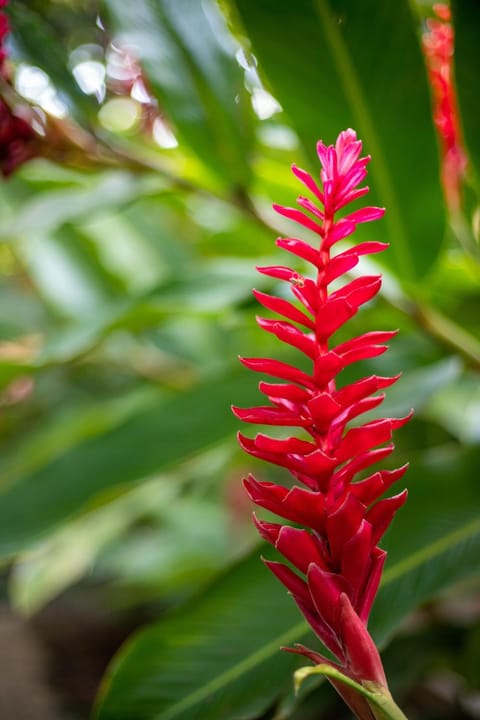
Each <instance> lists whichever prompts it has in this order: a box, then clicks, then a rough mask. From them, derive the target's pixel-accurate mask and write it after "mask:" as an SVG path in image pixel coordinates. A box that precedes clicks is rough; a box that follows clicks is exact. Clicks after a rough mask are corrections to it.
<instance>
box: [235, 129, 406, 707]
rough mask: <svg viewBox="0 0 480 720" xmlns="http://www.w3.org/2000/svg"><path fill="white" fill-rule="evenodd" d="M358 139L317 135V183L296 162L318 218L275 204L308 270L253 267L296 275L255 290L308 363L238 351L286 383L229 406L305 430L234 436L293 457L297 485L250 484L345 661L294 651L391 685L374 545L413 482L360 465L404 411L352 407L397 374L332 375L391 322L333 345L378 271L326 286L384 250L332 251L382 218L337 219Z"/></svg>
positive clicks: (387, 447) (287, 581)
mask: <svg viewBox="0 0 480 720" xmlns="http://www.w3.org/2000/svg"><path fill="white" fill-rule="evenodd" d="M361 149H362V143H361V142H360V141H359V140H358V139H357V136H356V133H355V132H354V131H353V130H346V131H344V132H342V133H340V135H339V136H338V138H337V141H336V143H335V145H334V146H333V145H330V146H327V145H325V144H324V143H322V142H319V143H318V146H317V152H318V156H319V158H320V162H321V164H322V169H321V172H320V181H317V180H314V179H313V178H312V177H311V176H310V175H309V174H308V173H307V172H305V171H304V170H301V169H300V168H298V167H296V166H293V168H292V169H293V173H294V175H295V176H296V177H297V178H298V179H299V180H300V181H301V182H302V183H303V185H304V186H305V187H306V188H307V190H309V191H310V192H311V193H312V195H313V197H314V201H312V200H310V199H308V198H304V197H302V196H301V197H300V198H299V199H298V203H299V205H300V206H301V208H302V209H303V210H305V211H306V212H308V213H310V214H311V215H313V217H314V220H312V219H311V218H310V217H308V216H307V215H306V214H305V213H304V212H303V211H301V210H296V209H293V208H285V207H281V206H278V205H275V206H274V208H275V210H277V212H279V213H280V214H281V215H283V216H284V217H286V218H288V219H289V220H293V221H294V222H297V223H299V224H300V225H301V226H303V227H306V228H307V229H309V230H312V231H313V232H314V233H315V234H316V236H317V238H318V243H317V244H315V243H313V244H310V243H309V242H306V241H304V240H301V239H298V238H294V237H291V238H279V239H278V240H277V241H276V242H277V246H278V247H279V248H282V249H283V250H286V251H287V252H289V253H291V254H292V255H293V256H295V257H297V258H299V259H300V260H301V261H303V262H307V263H309V264H310V265H312V266H313V277H308V276H306V275H304V274H303V273H302V274H301V273H300V272H298V271H297V270H294V269H291V268H289V267H287V266H285V265H273V266H268V267H261V268H258V270H259V272H260V273H262V274H263V275H266V276H268V277H271V278H273V279H274V280H276V281H280V282H282V283H284V282H286V283H288V284H289V286H290V287H289V289H290V292H291V295H292V297H291V298H290V299H288V300H287V299H285V298H284V297H276V296H275V295H270V294H267V293H264V292H259V291H257V290H255V291H254V295H255V297H256V298H257V300H258V301H259V302H260V303H261V304H262V305H263V306H264V308H266V309H267V310H268V311H270V312H271V313H273V315H274V317H273V318H258V323H259V325H260V327H261V328H263V329H264V330H266V331H267V332H269V333H272V334H273V335H275V336H276V337H277V338H278V339H279V340H280V341H281V342H283V343H286V344H287V345H290V346H291V347H293V348H294V349H295V351H297V352H298V351H299V352H301V353H302V354H303V355H305V356H306V357H307V360H308V361H309V363H310V368H309V370H307V371H305V370H298V369H297V368H296V367H295V366H294V365H289V364H287V363H285V362H281V361H279V360H271V359H268V358H243V359H241V361H242V363H243V364H244V365H245V366H246V367H248V368H250V369H251V370H255V371H256V372H261V373H264V374H266V375H269V376H272V377H274V378H276V379H277V380H279V381H280V382H265V381H262V382H260V385H259V388H260V390H261V392H262V393H263V394H264V396H266V398H267V399H268V401H269V402H270V405H263V406H258V407H254V408H246V409H241V408H237V407H234V408H233V412H234V413H235V415H236V416H237V417H238V418H240V419H241V420H243V421H245V422H248V423H259V424H262V425H271V426H274V427H275V426H280V427H281V426H283V427H291V428H298V430H297V434H298V433H300V434H301V437H298V436H296V435H295V434H293V436H291V437H272V436H270V435H267V434H264V433H258V434H257V435H256V436H255V437H254V438H253V439H251V438H248V437H245V436H244V435H242V434H239V442H240V444H241V446H242V447H243V448H244V450H245V451H246V452H248V453H250V454H251V455H253V456H255V457H258V458H262V459H263V460H266V461H267V462H270V463H273V464H274V465H277V466H280V467H283V468H286V469H287V470H288V471H289V473H290V475H291V477H292V478H293V481H294V485H293V487H291V488H290V489H289V488H288V487H282V486H281V485H277V484H275V483H271V482H258V481H257V480H255V478H254V477H253V476H252V475H250V476H249V477H248V478H247V479H246V480H245V481H244V484H245V489H246V491H247V493H248V495H249V497H250V499H251V500H252V502H254V503H255V504H256V505H258V506H260V507H262V508H265V509H266V510H269V511H270V512H273V513H275V514H276V515H278V516H279V517H281V518H283V519H284V520H285V521H287V524H280V523H271V522H265V521H263V520H257V519H256V518H255V523H256V526H257V528H258V530H259V532H260V534H261V535H262V537H263V538H264V539H265V540H267V541H268V542H269V543H271V544H272V545H273V546H274V547H276V549H277V550H278V551H279V552H280V553H281V554H282V555H283V557H284V558H285V559H286V560H287V561H288V563H290V565H291V567H289V566H287V565H284V564H283V563H279V562H272V561H265V563H266V565H267V566H268V567H269V568H270V570H271V571H272V572H273V573H274V574H275V575H276V576H277V578H278V579H279V580H280V581H281V582H282V583H283V584H284V585H285V586H286V588H287V589H288V590H289V592H290V593H291V595H292V596H293V598H294V600H295V602H296V603H297V605H298V607H299V609H300V610H301V612H302V613H303V614H304V616H305V618H306V620H307V622H308V623H309V624H310V625H311V627H312V628H313V630H314V632H315V633H316V634H317V636H318V637H319V638H320V640H321V641H322V642H323V644H324V645H325V646H326V647H327V648H328V649H329V650H330V651H331V652H332V653H333V654H334V655H335V657H336V661H338V664H336V662H332V661H331V660H326V659H325V658H324V656H323V654H322V653H321V652H320V653H319V652H317V651H316V650H310V649H308V648H304V647H303V646H297V647H295V648H287V650H289V651H290V652H295V653H299V654H302V655H305V656H306V657H308V658H309V659H310V660H312V661H313V662H316V663H323V662H327V663H330V664H331V666H332V667H336V668H337V669H339V670H340V671H341V672H343V673H344V674H345V675H347V676H349V677H350V678H352V679H354V680H355V681H356V682H364V681H373V682H375V683H379V684H380V685H382V686H385V687H386V680H385V674H384V672H383V668H382V664H381V660H380V656H379V654H378V651H377V649H376V647H375V645H374V643H373V640H372V638H371V637H370V635H369V633H368V630H367V621H368V616H369V613H370V609H371V607H372V603H373V601H374V598H375V594H376V592H377V589H378V586H379V582H380V578H381V573H382V568H383V564H384V561H385V557H386V553H385V551H384V550H382V549H381V548H380V547H379V546H378V544H377V543H379V542H380V540H381V538H382V536H383V534H384V532H385V530H386V529H387V527H388V526H389V524H390V522H391V521H392V518H393V516H394V514H395V513H396V511H397V510H398V509H399V507H400V506H401V505H402V504H403V503H404V502H405V500H406V491H405V492H402V493H400V494H398V495H395V496H394V497H387V498H383V499H380V498H381V496H382V495H383V494H384V493H385V492H386V491H387V490H388V489H389V488H390V486H391V485H392V484H393V483H394V482H395V481H397V480H398V479H400V478H401V477H402V475H403V474H404V472H405V470H406V468H407V466H406V465H405V466H403V467H401V468H398V469H397V470H377V471H376V472H373V473H372V474H371V475H369V476H368V477H367V478H365V479H362V480H359V479H357V475H358V473H359V472H361V471H364V470H366V469H367V468H369V467H370V466H372V465H374V464H376V463H378V462H379V461H381V460H383V459H385V458H386V457H388V456H389V455H390V453H391V452H392V450H393V443H392V442H391V439H392V434H393V432H394V431H395V430H396V429H397V428H400V427H401V426H402V425H404V424H405V422H407V421H408V420H409V418H410V415H409V416H407V417H406V418H402V419H395V418H383V419H377V420H370V421H368V422H365V423H363V424H360V425H359V426H356V427H351V426H350V422H351V421H352V420H353V419H354V418H356V417H358V416H360V415H363V414H364V413H365V412H367V411H369V410H372V409H373V408H374V407H377V406H378V405H380V404H381V402H382V401H383V399H384V395H383V393H381V392H379V391H381V390H382V389H384V388H387V387H389V386H390V385H392V384H393V383H394V382H396V381H397V380H398V378H399V376H398V375H397V376H395V377H381V376H377V375H370V376H368V377H364V378H360V379H358V380H357V381H356V382H353V383H351V384H348V385H344V386H343V387H337V383H336V376H337V375H338V374H339V373H340V372H341V371H342V370H343V369H344V368H345V367H346V366H347V365H350V364H353V363H356V362H358V361H359V360H365V359H369V358H373V357H376V356H377V355H380V354H381V353H383V352H385V350H387V345H386V343H387V342H388V341H389V340H390V339H391V338H392V337H394V335H395V334H396V331H385V330H381V331H371V332H366V333H364V334H362V335H359V336H357V337H353V338H351V339H350V340H346V341H344V342H342V343H340V344H337V345H335V342H334V341H332V336H333V335H334V333H335V332H336V331H337V330H338V329H339V328H340V327H341V326H342V325H344V324H345V323H346V322H348V320H349V319H350V318H351V317H353V315H355V313H356V312H357V311H358V309H359V307H360V306H361V305H363V304H364V303H366V302H369V301H370V300H372V299H373V298H374V297H375V296H376V294H377V293H378V292H379V290H380V285H381V277H380V276H378V275H373V276H361V277H357V278H355V279H349V280H348V281H345V282H343V283H342V284H341V285H340V287H336V289H334V290H330V289H329V285H330V283H332V282H333V281H334V280H338V279H339V278H341V277H342V276H343V275H344V274H345V273H347V272H348V271H349V270H351V269H352V268H353V267H355V266H356V265H357V264H358V262H359V258H360V257H361V256H362V255H369V254H373V253H378V252H382V251H383V250H385V249H386V247H387V245H386V244H384V243H380V242H376V241H370V242H363V243H360V244H359V245H357V246H355V247H352V248H349V249H348V250H342V251H341V252H339V253H336V254H331V249H332V247H333V246H334V244H335V243H336V242H338V241H339V240H342V239H344V238H346V237H350V236H351V235H352V234H353V233H354V231H355V228H356V226H357V224H358V223H365V222H371V221H372V220H376V219H379V218H380V217H382V215H383V213H384V210H383V209H382V208H377V207H364V208H360V209H357V210H355V211H353V212H351V213H349V214H346V215H345V213H343V217H337V213H338V211H339V210H341V209H343V208H344V207H345V206H346V205H347V204H348V203H350V202H352V201H353V200H358V199H359V198H360V197H362V196H364V195H365V194H366V193H367V192H368V188H367V187H358V186H359V184H360V183H362V182H363V180H364V179H365V177H366V174H367V164H368V162H369V159H370V158H369V157H361V156H360V155H361ZM292 323H293V324H292ZM296 482H300V483H302V484H303V485H304V487H300V486H299V485H298V484H296ZM288 523H295V524H296V525H298V526H300V527H292V526H291V525H289V524H288ZM332 684H333V685H334V686H335V687H336V688H337V690H338V691H339V692H340V694H342V696H344V699H345V700H346V701H347V702H348V703H349V705H350V706H351V707H353V708H357V707H358V708H360V707H361V708H362V712H363V711H364V710H365V706H364V704H363V703H364V701H363V699H361V698H360V697H359V696H358V697H357V696H356V695H355V691H353V690H350V689H348V690H346V689H345V688H346V686H345V687H342V686H341V683H336V682H332ZM347 695H348V698H347ZM364 716H365V715H362V717H364Z"/></svg>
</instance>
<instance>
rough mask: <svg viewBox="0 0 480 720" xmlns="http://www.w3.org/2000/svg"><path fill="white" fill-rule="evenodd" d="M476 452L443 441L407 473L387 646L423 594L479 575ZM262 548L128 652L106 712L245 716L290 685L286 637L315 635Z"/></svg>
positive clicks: (380, 629)
mask: <svg viewBox="0 0 480 720" xmlns="http://www.w3.org/2000/svg"><path fill="white" fill-rule="evenodd" d="M479 460H480V450H479V449H475V450H474V451H469V452H465V451H461V450H458V449H451V450H450V449H448V448H447V449H439V450H438V451H436V452H434V453H432V455H431V457H430V458H427V459H426V460H425V461H424V462H422V461H420V462H418V463H416V464H415V465H414V466H413V467H412V469H411V471H410V472H409V475H408V476H407V477H408V482H409V486H410V487H411V498H410V501H409V503H407V506H406V507H405V508H403V509H402V511H401V513H399V517H398V518H397V520H396V522H395V524H394V526H393V528H392V529H391V531H390V532H389V534H388V537H387V542H386V543H385V545H386V546H387V547H388V548H389V552H390V558H389V561H388V564H387V568H386V572H385V574H384V578H383V584H382V587H381V590H380V593H379V596H378V598H377V601H376V604H375V607H374V613H373V615H372V620H371V630H372V634H373V635H374V637H375V639H376V640H377V641H378V642H379V643H380V644H384V643H385V642H386V640H387V639H388V637H389V636H390V635H391V633H392V632H393V631H394V629H395V628H396V627H398V625H399V623H400V622H401V621H402V620H403V619H404V618H405V616H406V615H407V614H408V613H409V612H410V611H411V610H412V609H414V608H415V607H417V606H418V604H420V603H421V602H422V601H425V600H426V599H427V598H430V597H432V596H433V595H435V593H438V592H440V591H441V590H443V589H444V588H446V587H447V586H449V585H451V584H452V583H453V582H455V581H458V580H459V579H461V578H464V577H467V576H469V575H472V574H478V572H479V568H478V562H477V560H478V553H479V551H480V520H479V518H478V514H476V513H474V512H472V508H473V507H475V504H476V502H477V500H476V498H477V487H476V486H477V479H476V477H477V470H476V468H477V467H478V462H479ZM265 553H266V554H267V556H269V557H271V556H272V553H273V551H272V550H271V548H267V549H265ZM258 554H259V553H258V552H254V553H253V554H252V555H251V556H250V557H248V558H246V559H245V560H243V561H242V562H240V563H239V565H237V567H236V568H233V569H232V570H231V571H230V572H229V573H227V574H226V575H225V576H224V577H223V578H221V579H220V580H219V581H218V582H217V584H216V585H214V586H213V587H212V588H210V589H209V591H208V592H207V593H205V594H204V595H202V596H201V597H199V598H197V599H195V601H194V602H191V603H190V604H189V605H187V606H186V607H184V608H183V609H181V610H179V611H178V612H176V613H175V614H173V615H171V616H170V618H169V619H166V620H164V621H163V622H159V623H158V624H157V625H154V626H153V627H152V628H149V629H147V630H144V631H142V632H141V633H140V634H139V635H137V637H136V638H135V639H134V640H133V641H132V642H130V643H129V645H128V646H127V647H126V648H125V649H124V650H123V651H121V652H120V654H119V655H118V657H117V659H116V661H115V662H114V664H113V665H112V667H111V669H110V672H109V674H108V676H107V678H106V680H105V684H104V687H103V691H102V693H101V697H100V701H99V708H98V715H97V717H98V720H122V718H125V720H126V719H127V718H128V720H154V719H155V720H187V718H188V719H189V720H203V718H206V717H208V718H209V720H240V718H242V720H246V719H248V718H254V717H257V716H258V715H259V714H260V713H262V712H264V711H265V710H266V708H267V707H268V706H269V705H270V704H272V703H273V702H274V701H275V699H276V698H277V697H278V696H280V695H281V694H282V693H284V692H287V691H288V690H289V688H290V687H291V682H292V679H291V673H292V670H293V669H294V668H295V667H297V666H298V662H297V661H296V660H295V659H292V658H291V656H289V655H286V654H284V653H281V652H280V651H279V648H280V646H282V645H285V644H287V645H290V644H292V643H294V642H303V643H305V644H307V645H308V644H311V643H314V646H317V647H318V641H316V640H314V639H312V637H311V634H310V632H309V631H308V630H307V627H306V625H305V624H304V623H303V622H302V621H301V617H300V615H299V613H298V611H297V610H296V608H295V606H294V603H293V601H292V600H291V599H290V598H289V597H288V596H287V594H286V592H285V591H284V590H283V589H282V587H281V586H279V585H278V583H277V582H276V580H275V579H273V577H270V574H269V573H268V572H267V570H266V569H265V568H263V567H262V565H261V563H260V561H259V559H258Z"/></svg>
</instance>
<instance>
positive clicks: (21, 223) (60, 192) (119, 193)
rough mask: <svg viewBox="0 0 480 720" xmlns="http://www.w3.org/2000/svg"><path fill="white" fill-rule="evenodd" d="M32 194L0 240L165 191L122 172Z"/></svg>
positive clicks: (1, 228)
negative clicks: (75, 185)
mask: <svg viewBox="0 0 480 720" xmlns="http://www.w3.org/2000/svg"><path fill="white" fill-rule="evenodd" d="M87 182H88V185H87V186H86V187H85V186H80V187H79V186H77V187H62V188H61V189H55V190H47V191H44V192H41V193H38V192H37V193H35V194H34V195H32V197H31V199H29V200H27V201H26V202H24V203H23V205H22V206H21V212H19V213H17V215H16V217H15V218H14V219H13V220H12V221H10V222H8V221H7V222H6V223H3V224H2V225H0V239H7V238H10V237H11V236H14V237H15V236H18V235H27V234H36V233H38V232H51V231H52V230H55V229H57V228H58V227H60V226H61V225H63V224H65V223H67V222H75V221H78V220H82V219H85V218H91V217H92V216H94V215H95V213H100V212H104V211H105V209H106V208H119V207H121V206H122V205H124V204H125V203H128V202H130V201H132V200H134V199H135V198H137V197H139V196H141V195H143V194H148V193H156V192H158V191H162V190H163V189H165V182H164V181H163V180H162V179H160V178H156V177H152V176H148V175H147V176H145V177H141V178H138V177H135V176H134V175H132V174H130V173H128V172H126V171H123V170H122V171H108V172H104V173H99V174H98V175H96V176H95V177H94V180H93V182H92V181H90V180H88V181H87Z"/></svg>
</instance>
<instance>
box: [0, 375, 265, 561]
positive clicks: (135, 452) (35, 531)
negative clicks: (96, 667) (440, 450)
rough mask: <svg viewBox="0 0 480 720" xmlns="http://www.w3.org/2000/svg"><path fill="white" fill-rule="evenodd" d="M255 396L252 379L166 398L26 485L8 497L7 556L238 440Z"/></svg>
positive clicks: (1, 505)
mask: <svg viewBox="0 0 480 720" xmlns="http://www.w3.org/2000/svg"><path fill="white" fill-rule="evenodd" d="M254 393H255V394H256V390H255V388H254V387H252V383H251V378H248V377H246V373H245V374H241V375H230V376H227V377H220V378H215V379H214V380H211V381H210V382H207V383H204V384H203V385H200V386H197V387H195V388H193V389H191V390H189V391H184V392H177V393H173V392H171V393H161V392H158V396H157V400H156V402H155V403H154V404H153V406H152V405H149V406H148V407H146V408H142V409H140V410H139V411H138V412H137V413H135V414H134V415H132V416H130V417H128V418H127V419H126V420H124V421H123V422H121V423H120V424H119V425H117V426H116V427H114V428H111V429H108V430H107V432H105V433H102V434H99V435H97V436H95V437H91V438H88V439H87V440H85V441H84V442H80V443H79V444H78V445H75V446H74V447H72V448H70V449H68V450H67V451H66V452H65V453H63V454H61V455H59V456H57V457H55V458H53V459H52V460H51V461H50V462H47V463H46V464H45V465H42V466H40V467H38V468H36V469H34V470H33V471H32V472H30V473H27V474H25V475H24V476H22V477H20V478H19V479H17V480H16V482H14V483H13V484H11V485H10V486H8V487H7V488H6V489H5V491H4V492H3V495H0V555H10V554H13V553H15V552H17V551H19V550H20V549H24V548H25V547H27V546H28V545H29V544H30V543H31V542H32V541H34V540H36V539H37V538H39V537H41V536H42V534H44V533H46V532H47V531H49V530H51V529H53V528H54V527H56V526H58V525H59V524H60V523H62V522H64V521H65V520H66V519H67V518H69V517H74V516H75V515H78V514H79V513H80V512H82V511H85V509H86V508H87V507H90V508H93V507H95V504H99V503H101V502H105V501H107V500H109V499H111V498H112V497H113V496H115V494H120V493H121V492H125V491H126V490H128V489H129V488H131V487H132V486H133V485H134V484H135V483H138V482H139V481H140V480H142V479H143V478H146V477H147V476H149V475H152V474H153V473H156V472H159V471H161V470H165V469H166V468H168V467H171V466H172V465H174V464H175V463H179V462H181V461H183V460H185V459H187V458H188V457H191V456H192V455H193V454H194V453H197V452H199V451H200V450H204V449H205V448H207V447H209V446H211V445H213V444H215V443H217V442H219V441H220V440H222V439H223V438H225V437H227V436H229V435H233V433H234V431H235V428H236V427H237V426H238V421H237V420H236V419H235V418H234V417H233V415H232V413H231V412H230V409H229V408H230V403H231V402H232V401H235V400H236V401H237V402H239V403H241V402H245V401H247V402H248V400H252V401H253V400H254Z"/></svg>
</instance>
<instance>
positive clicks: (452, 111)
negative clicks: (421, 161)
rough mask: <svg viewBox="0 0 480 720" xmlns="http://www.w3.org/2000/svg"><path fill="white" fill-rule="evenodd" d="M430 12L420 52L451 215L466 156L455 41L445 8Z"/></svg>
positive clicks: (458, 195) (455, 208)
mask: <svg viewBox="0 0 480 720" xmlns="http://www.w3.org/2000/svg"><path fill="white" fill-rule="evenodd" d="M433 12H434V13H435V16H436V17H434V18H430V19H428V20H427V22H426V29H425V32H424V33H423V52H424V55H425V60H426V64H427V71H428V77H429V80H430V87H431V90H432V102H433V120H434V122H435V126H436V128H437V133H438V137H439V140H440V148H441V162H442V168H441V179H442V185H443V192H444V195H445V200H446V203H447V205H448V207H449V209H450V211H451V212H456V211H458V210H459V209H460V205H461V186H462V182H463V178H464V177H465V173H466V169H467V155H466V152H465V149H464V145H463V140H462V136H461V131H460V119H459V113H458V106H457V95H456V90H455V83H454V67H453V55H454V51H455V37H454V30H453V26H452V24H451V17H450V8H449V7H448V5H446V4H443V3H438V4H436V5H434V6H433Z"/></svg>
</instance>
